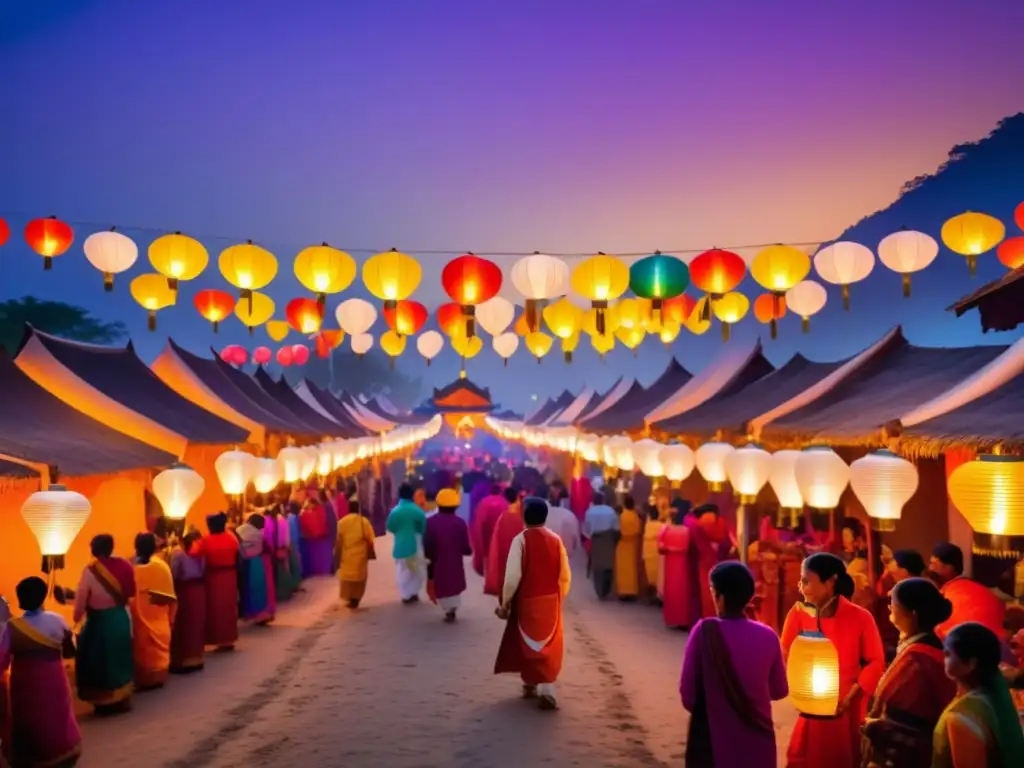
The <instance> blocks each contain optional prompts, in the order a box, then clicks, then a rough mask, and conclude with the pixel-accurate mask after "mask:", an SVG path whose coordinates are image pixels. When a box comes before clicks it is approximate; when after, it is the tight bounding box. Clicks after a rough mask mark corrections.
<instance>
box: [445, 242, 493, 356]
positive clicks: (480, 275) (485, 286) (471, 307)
mask: <svg viewBox="0 0 1024 768" xmlns="http://www.w3.org/2000/svg"><path fill="white" fill-rule="evenodd" d="M441 285H443V286H444V290H445V292H446V293H447V294H448V295H449V296H451V298H452V301H454V302H455V303H456V304H459V305H460V306H461V307H462V314H463V316H464V317H465V318H466V336H467V337H469V338H472V337H473V336H474V335H476V320H475V316H476V314H475V313H476V305H477V304H483V303H484V302H485V301H487V300H488V299H492V298H494V297H495V296H497V295H498V291H500V290H501V268H500V267H499V266H498V265H497V264H495V263H494V262H493V261H488V260H487V259H481V258H480V257H479V256H474V255H473V254H472V253H467V254H466V255H465V256H459V258H457V259H453V260H452V261H450V262H448V263H447V264H446V265H445V267H444V269H443V270H441Z"/></svg>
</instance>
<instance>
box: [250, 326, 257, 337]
mask: <svg viewBox="0 0 1024 768" xmlns="http://www.w3.org/2000/svg"><path fill="white" fill-rule="evenodd" d="M255 334H256V329H255V328H254V327H253V326H251V325H250V326H249V335H250V336H254V335H255Z"/></svg>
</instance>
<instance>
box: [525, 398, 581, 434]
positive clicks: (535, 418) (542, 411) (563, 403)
mask: <svg viewBox="0 0 1024 768" xmlns="http://www.w3.org/2000/svg"><path fill="white" fill-rule="evenodd" d="M575 399H576V396H575V395H573V393H572V392H570V391H569V390H567V389H565V390H562V394H560V395H559V396H558V397H556V398H550V397H549V398H548V400H547V402H546V403H544V405H542V406H541V407H540V408H539V409H537V410H536V411H534V413H533V415H532V416H530V417H529V418H528V419H527V420H526V424H527V425H528V426H533V427H536V426H539V425H541V424H543V423H545V422H546V421H547V420H548V419H550V418H551V417H552V416H554V415H555V414H556V413H558V412H559V411H562V410H565V408H566V407H567V406H568V405H569V404H570V403H571V402H572V401H573V400H575Z"/></svg>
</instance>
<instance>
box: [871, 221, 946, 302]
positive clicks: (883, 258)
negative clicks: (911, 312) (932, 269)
mask: <svg viewBox="0 0 1024 768" xmlns="http://www.w3.org/2000/svg"><path fill="white" fill-rule="evenodd" d="M938 255H939V244H938V243H937V242H935V238H933V237H931V236H930V235H926V234H925V233H924V232H916V231H914V230H911V229H901V230H900V231H899V232H893V233H892V234H891V235H887V236H886V237H884V238H882V242H880V243H879V244H878V260H879V261H880V262H882V263H883V264H884V265H885V266H887V267H888V268H889V269H891V270H892V271H893V272H896V273H898V274H900V275H901V276H902V277H903V296H904V297H908V296H910V276H911V275H912V274H913V273H914V272H920V271H921V270H922V269H924V268H925V267H927V266H928V265H929V264H931V263H932V262H933V261H935V257H936V256H938Z"/></svg>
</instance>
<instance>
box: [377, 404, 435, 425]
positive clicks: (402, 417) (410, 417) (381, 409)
mask: <svg viewBox="0 0 1024 768" xmlns="http://www.w3.org/2000/svg"><path fill="white" fill-rule="evenodd" d="M388 405H391V403H390V401H388ZM363 407H364V408H367V409H368V410H370V411H371V412H373V413H374V414H375V415H377V416H380V417H381V418H382V419H389V420H390V421H393V422H395V423H396V424H411V425H414V426H420V425H421V424H426V423H427V422H428V421H430V420H431V419H432V418H433V416H431V415H429V414H423V413H414V412H411V411H410V412H406V413H400V412H399V411H398V410H397V409H395V410H392V409H394V406H393V405H392V406H391V408H388V407H386V406H385V404H384V403H382V402H381V401H380V399H378V398H376V397H371V398H370V399H369V400H367V401H366V402H365V403H363Z"/></svg>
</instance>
